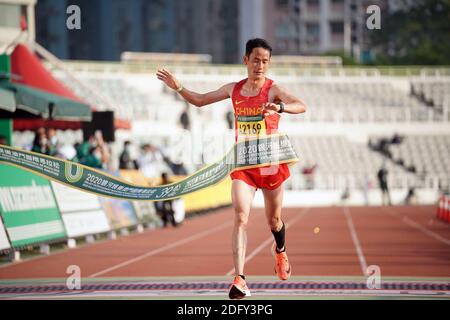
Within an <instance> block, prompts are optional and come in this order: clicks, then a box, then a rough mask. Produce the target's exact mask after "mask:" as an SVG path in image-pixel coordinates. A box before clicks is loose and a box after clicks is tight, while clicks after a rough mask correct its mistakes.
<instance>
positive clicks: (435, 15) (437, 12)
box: [370, 0, 450, 65]
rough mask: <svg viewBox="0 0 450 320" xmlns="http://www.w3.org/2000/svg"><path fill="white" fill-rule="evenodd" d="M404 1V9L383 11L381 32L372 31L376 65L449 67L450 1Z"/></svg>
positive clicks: (371, 39) (371, 40)
mask: <svg viewBox="0 0 450 320" xmlns="http://www.w3.org/2000/svg"><path fill="white" fill-rule="evenodd" d="M403 2H404V3H405V8H404V9H402V10H397V11H394V12H390V13H389V12H382V15H381V17H382V25H381V30H374V31H373V32H371V37H370V42H371V46H372V49H374V50H375V52H376V60H375V63H376V64H400V65H414V64H416V65H417V64H420V65H449V64H450V0H416V1H403ZM408 2H409V3H410V4H407V3H408Z"/></svg>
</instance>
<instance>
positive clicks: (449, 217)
mask: <svg viewBox="0 0 450 320" xmlns="http://www.w3.org/2000/svg"><path fill="white" fill-rule="evenodd" d="M445 200H446V201H445V202H446V206H445V214H444V221H445V222H447V223H450V198H449V197H445Z"/></svg>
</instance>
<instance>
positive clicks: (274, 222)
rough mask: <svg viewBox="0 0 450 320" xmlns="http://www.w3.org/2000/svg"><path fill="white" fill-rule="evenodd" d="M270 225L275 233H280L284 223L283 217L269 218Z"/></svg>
mask: <svg viewBox="0 0 450 320" xmlns="http://www.w3.org/2000/svg"><path fill="white" fill-rule="evenodd" d="M268 223H269V227H270V230H273V231H279V230H280V229H281V227H282V226H283V223H282V222H281V217H271V218H269V220H268Z"/></svg>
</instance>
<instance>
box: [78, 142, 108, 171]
mask: <svg viewBox="0 0 450 320" xmlns="http://www.w3.org/2000/svg"><path fill="white" fill-rule="evenodd" d="M81 163H82V164H84V165H86V166H89V167H91V168H97V169H103V161H102V149H101V147H100V146H95V147H91V148H90V149H89V153H88V155H87V156H86V157H85V158H84V159H83V161H82V162H81Z"/></svg>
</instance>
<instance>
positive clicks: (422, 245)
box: [351, 207, 450, 277]
mask: <svg viewBox="0 0 450 320" xmlns="http://www.w3.org/2000/svg"><path fill="white" fill-rule="evenodd" d="M411 208H412V207H387V208H379V207H378V208H377V207H369V208H367V207H356V208H352V209H351V215H352V218H353V221H354V224H355V228H356V230H357V233H358V237H359V239H360V242H361V246H362V248H363V251H364V255H365V258H366V260H367V264H368V265H378V266H379V267H380V271H381V275H382V276H409V277H418V276H427V277H449V276H450V268H449V266H450V245H449V244H448V243H447V244H446V243H443V242H442V241H439V240H437V239H435V238H433V237H431V236H430V235H428V234H426V233H424V232H423V231H421V230H419V229H417V228H414V227H412V226H411V225H409V224H407V223H405V222H404V220H403V216H409V217H410V219H414V220H416V221H417V222H419V221H420V223H422V224H423V225H422V227H423V228H427V230H429V231H431V232H434V233H436V234H437V233H439V235H440V236H442V237H443V238H444V239H447V240H448V241H449V243H450V226H448V225H447V226H444V227H446V229H445V228H442V226H440V225H438V224H434V225H431V226H430V225H428V223H427V221H430V219H431V220H432V219H433V217H434V214H435V212H434V211H435V208H433V207H414V210H412V209H411Z"/></svg>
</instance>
